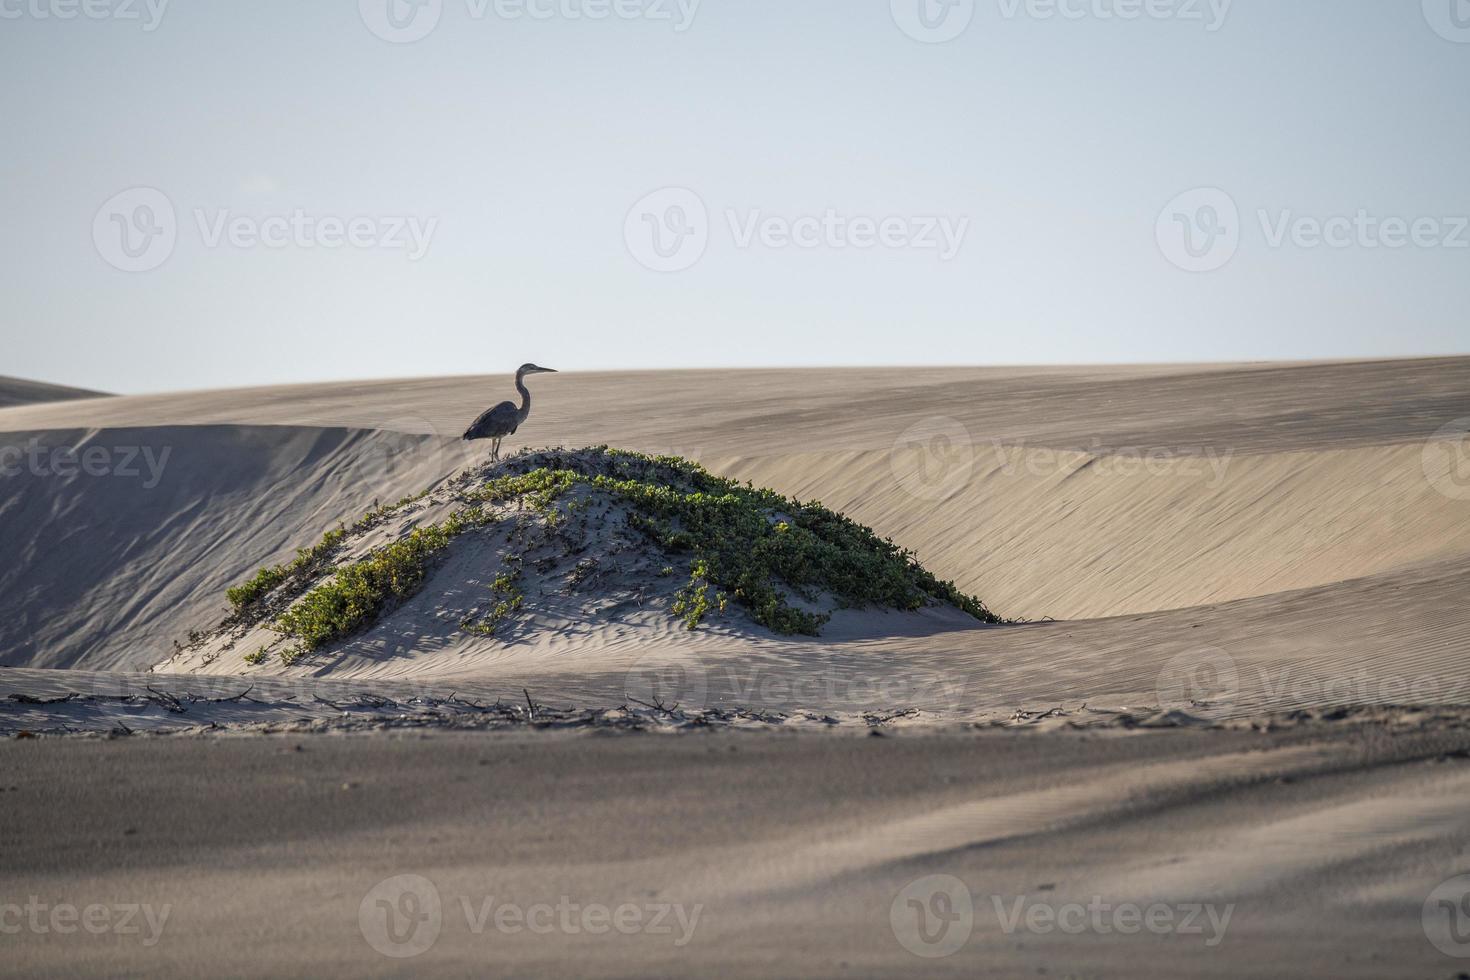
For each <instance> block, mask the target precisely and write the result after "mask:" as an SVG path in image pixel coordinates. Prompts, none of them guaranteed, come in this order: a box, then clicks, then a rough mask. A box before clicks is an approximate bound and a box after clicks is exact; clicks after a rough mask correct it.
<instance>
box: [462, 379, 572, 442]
mask: <svg viewBox="0 0 1470 980" xmlns="http://www.w3.org/2000/svg"><path fill="white" fill-rule="evenodd" d="M542 373H546V374H555V373H556V371H555V370H553V369H552V368H544V367H537V366H536V365H534V364H522V365H521V367H520V370H518V371H516V391H519V392H520V393H521V403H520V404H519V405H517V404H516V403H515V402H501V403H500V404H499V405H496V406H495V407H494V408H491V409H488V410H486V411H485V412H484V413H483V414H481V415H480V417H479V418H477V419H475V421H474V423H473V424H471V425H470V427H469V428H468V429H466V430H465V434H464V438H465V440H466V441H474V440H477V439H490V440H492V442H491V444H490V458H491V459H499V458H500V440H501V439H504V438H505V437H506V436H509V435H514V434H515V431H516V430H517V429H519V428H520V427H521V424H522V423H523V422H525V421H526V419H527V418H528V417H529V416H530V414H531V392H530V391H529V390H528V389H527V388H526V381H525V378H526V375H528V374H542Z"/></svg>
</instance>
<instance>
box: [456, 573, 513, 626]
mask: <svg viewBox="0 0 1470 980" xmlns="http://www.w3.org/2000/svg"><path fill="white" fill-rule="evenodd" d="M506 563H507V564H509V565H511V566H513V567H512V568H511V570H509V571H504V572H501V573H500V574H499V575H497V576H495V581H494V582H491V583H490V594H491V595H493V596H494V597H495V599H496V603H495V607H494V608H493V609H491V610H490V614H489V615H488V616H486V617H485V618H484V619H481V620H479V621H478V622H477V621H476V620H474V619H473V618H470V619H466V620H465V621H464V622H462V623H460V624H459V627H460V629H462V630H464V631H465V632H466V633H477V634H479V635H480V636H493V635H494V634H495V630H496V629H497V628H498V627H499V626H500V624H501V623H503V622H505V621H506V620H507V619H509V618H510V617H511V616H513V615H515V614H516V613H517V612H519V611H520V609H521V605H522V604H523V603H524V601H525V598H526V597H525V594H524V593H522V592H521V587H520V581H521V557H520V556H519V555H510V556H508V557H507V558H506Z"/></svg>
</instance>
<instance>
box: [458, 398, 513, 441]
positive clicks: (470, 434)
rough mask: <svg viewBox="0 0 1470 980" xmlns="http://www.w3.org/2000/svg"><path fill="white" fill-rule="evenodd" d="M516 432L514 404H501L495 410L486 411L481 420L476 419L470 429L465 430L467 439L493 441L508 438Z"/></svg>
mask: <svg viewBox="0 0 1470 980" xmlns="http://www.w3.org/2000/svg"><path fill="white" fill-rule="evenodd" d="M515 430H516V407H515V403H514V402H501V403H500V404H499V405H496V406H495V407H494V408H490V409H486V410H485V411H484V412H483V413H482V414H481V415H480V417H479V418H477V419H475V421H474V424H472V425H471V426H470V427H469V428H468V429H466V430H465V434H464V438H466V439H493V438H495V437H496V436H507V435H510V434H511V433H512V432H514V431H515Z"/></svg>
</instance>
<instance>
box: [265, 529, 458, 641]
mask: <svg viewBox="0 0 1470 980" xmlns="http://www.w3.org/2000/svg"><path fill="white" fill-rule="evenodd" d="M486 519H487V518H486V515H485V513H484V512H483V511H482V510H481V509H480V508H478V507H472V508H468V509H466V510H462V511H460V512H458V513H457V514H454V515H453V516H452V517H450V518H449V519H448V520H446V521H444V522H442V523H440V524H430V525H428V526H427V527H420V528H415V529H414V530H413V532H412V533H410V534H409V535H408V536H407V537H405V538H404V539H403V540H401V541H395V542H393V543H392V544H388V545H384V546H383V547H381V548H378V549H376V550H375V551H373V552H372V553H371V554H369V555H368V556H367V557H366V558H364V559H362V560H361V561H356V562H353V563H352V564H350V565H345V566H343V567H342V568H339V569H337V573H336V574H335V575H334V576H333V577H332V578H331V580H329V581H327V582H325V583H324V584H322V585H319V586H317V587H316V588H314V589H312V590H311V591H310V592H308V593H306V595H304V596H302V597H301V599H300V600H299V601H297V602H296V603H295V604H294V605H293V606H291V608H290V609H287V610H286V611H285V612H284V613H282V614H281V615H280V616H279V617H277V618H276V621H275V624H274V628H275V629H276V630H278V631H279V632H281V633H284V634H285V635H286V636H290V637H294V638H295V639H296V640H297V641H298V642H297V645H296V646H295V647H293V648H291V650H289V651H286V652H283V653H282V655H281V657H282V661H283V662H286V663H288V665H289V663H290V662H294V660H295V658H296V657H299V656H300V655H301V654H303V653H310V652H312V651H314V650H319V649H321V648H322V647H324V646H326V645H327V644H328V643H331V642H332V641H334V640H338V639H341V638H342V637H345V636H349V635H351V634H352V633H355V632H357V631H358V630H360V629H362V628H364V627H366V626H369V625H371V624H372V623H373V622H374V621H376V620H377V618H378V616H379V614H381V613H382V612H383V610H384V609H385V608H386V607H388V606H389V605H390V604H393V603H396V602H402V601H403V600H405V599H407V598H409V597H410V596H412V595H413V594H414V593H415V592H417V591H418V590H419V586H421V585H423V583H424V579H425V578H426V577H427V573H428V567H429V561H430V559H431V558H433V557H434V555H436V554H438V553H439V552H441V551H443V550H444V549H445V548H447V547H449V542H451V541H453V540H454V539H455V538H456V537H458V536H459V535H460V534H462V533H464V532H465V531H466V530H468V529H469V528H471V527H479V526H480V525H482V524H483V523H484V522H485V520H486ZM288 653H289V654H290V655H291V658H292V659H291V660H290V661H287V659H286V658H287V654H288Z"/></svg>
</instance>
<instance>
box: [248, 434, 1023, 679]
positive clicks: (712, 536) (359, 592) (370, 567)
mask: <svg viewBox="0 0 1470 980" xmlns="http://www.w3.org/2000/svg"><path fill="white" fill-rule="evenodd" d="M507 470H508V471H509V472H507ZM574 488H578V489H580V490H581V491H582V493H579V494H578V496H577V497H576V498H574V499H572V500H570V501H567V503H566V505H565V506H566V510H565V511H563V510H562V509H561V507H560V506H559V504H560V501H561V500H562V499H563V498H564V497H565V496H566V495H567V494H568V492H569V491H571V490H573V489H574ZM420 496H421V495H420ZM455 496H456V499H458V500H459V501H461V502H462V503H463V504H464V505H465V506H464V507H463V508H462V509H460V510H459V511H457V512H455V513H453V514H452V515H451V516H450V517H448V518H447V519H445V520H444V521H442V522H440V523H438V524H431V525H425V526H421V527H418V528H415V529H414V530H413V531H411V532H409V533H408V534H407V535H406V536H404V537H402V538H401V539H399V540H397V541H393V542H391V543H389V544H386V545H383V546H381V547H378V548H375V549H374V550H372V551H371V552H369V553H368V554H367V555H365V556H364V557H362V558H360V559H358V560H355V561H352V562H349V563H347V564H345V565H341V566H339V567H337V568H335V569H334V570H332V571H331V574H330V577H328V578H326V580H325V581H318V584H316V585H314V586H312V585H311V582H312V580H313V579H317V580H319V579H320V576H321V573H323V572H325V571H327V569H328V568H329V566H330V562H331V560H332V559H333V558H334V557H335V556H336V555H337V554H339V553H340V552H341V550H342V549H343V548H345V547H346V546H347V542H348V541H349V540H350V537H351V534H352V533H356V532H361V531H364V530H366V529H368V528H371V527H372V526H375V525H376V524H377V523H378V522H379V521H380V520H381V519H382V518H383V517H384V515H385V514H387V513H391V512H392V511H393V510H395V509H397V508H399V507H401V506H403V505H404V504H405V503H408V502H410V501H412V500H414V499H417V498H405V500H403V501H400V502H399V503H398V504H395V505H393V506H392V507H391V508H379V509H375V510H374V511H372V512H370V513H369V514H368V515H366V516H365V517H364V518H362V519H360V520H359V521H357V522H356V523H355V524H354V525H353V527H352V528H351V529H348V528H345V527H341V528H338V529H336V530H333V531H329V532H328V533H327V534H326V535H324V536H323V538H322V540H321V541H320V542H318V543H317V544H316V545H314V546H313V547H312V548H307V549H302V550H301V551H300V552H299V553H298V555H297V557H296V559H294V560H293V561H291V562H290V563H287V564H284V565H274V566H270V567H268V568H263V569H261V570H260V571H259V572H257V573H256V575H255V576H254V577H253V578H252V579H250V580H249V581H248V582H245V583H244V584H242V585H240V586H237V587H235V588H233V589H230V590H229V592H228V597H229V600H230V603H231V605H232V606H233V607H234V609H235V616H236V619H237V620H238V619H241V618H248V617H249V616H250V615H251V614H255V615H256V616H257V617H266V616H270V615H271V612H267V611H266V610H265V609H264V608H262V600H263V599H264V598H265V597H267V596H270V595H272V593H273V592H274V590H276V589H278V588H279V587H280V586H281V585H282V584H283V583H287V582H292V583H293V584H294V585H295V586H296V587H297V588H299V592H298V593H296V594H291V592H290V590H287V592H286V594H285V595H284V599H285V600H288V601H289V605H287V607H286V608H285V609H284V611H281V612H279V614H277V615H275V617H274V619H273V620H271V621H270V622H269V625H270V627H271V628H272V629H274V630H276V631H277V632H279V633H281V634H282V635H284V636H286V637H290V638H291V639H293V640H294V641H295V643H294V644H292V645H291V646H289V647H287V648H286V649H285V650H283V651H282V652H281V653H280V657H281V660H282V662H283V663H284V664H286V665H288V666H289V665H290V664H292V663H294V662H296V660H298V659H299V658H300V657H302V656H305V655H306V654H309V653H312V652H315V651H318V650H321V649H322V648H324V647H326V646H329V645H330V644H332V643H334V642H336V641H338V640H341V639H344V638H346V637H348V636H351V635H353V634H355V633H358V632H360V631H362V630H364V629H366V628H368V627H370V626H371V625H372V624H373V623H375V622H376V621H377V620H378V619H379V618H380V617H381V616H382V615H383V614H384V613H385V612H387V611H389V610H391V609H392V608H395V607H396V606H398V605H400V604H402V603H403V602H404V601H406V600H407V599H409V598H411V597H412V596H413V595H414V594H415V593H417V592H418V591H419V590H420V589H421V588H422V587H423V584H424V582H425V581H426V580H427V578H428V576H429V574H430V571H431V566H432V564H433V562H434V560H435V559H436V557H438V556H439V555H440V554H441V553H442V552H444V551H445V549H447V548H448V547H449V546H450V544H451V543H452V542H453V541H454V540H455V539H456V538H457V537H459V536H460V535H461V534H463V533H465V532H467V531H470V530H474V529H477V528H481V527H484V526H486V525H487V524H490V523H493V522H495V521H497V520H499V519H500V516H498V515H503V513H504V510H505V506H506V505H511V504H514V505H516V507H517V509H518V510H525V509H529V510H531V511H532V512H534V513H536V514H538V515H540V517H541V519H542V520H543V521H544V522H545V526H546V527H547V528H560V527H562V526H563V523H564V522H565V520H567V519H568V516H569V515H577V516H578V517H579V518H583V519H587V515H588V513H589V511H590V509H591V507H590V504H589V500H588V498H591V497H602V498H603V499H604V500H606V501H609V502H617V503H621V504H622V505H623V507H622V508H620V512H621V513H623V514H625V515H626V519H627V522H628V524H629V525H630V526H631V527H633V528H634V529H636V530H637V531H639V532H641V533H642V535H643V536H644V537H645V539H646V540H647V541H648V542H649V543H650V544H651V545H652V546H653V547H654V548H655V549H656V550H657V552H658V553H659V554H661V555H663V556H664V557H665V559H672V558H673V557H674V556H676V555H677V556H680V557H681V558H682V559H683V560H684V561H686V562H687V567H688V568H689V569H690V576H689V580H688V581H687V583H685V584H684V585H683V586H682V587H681V588H679V589H678V591H677V592H676V593H675V595H674V601H673V605H672V608H671V611H672V612H673V614H674V615H676V616H678V617H679V618H680V619H681V620H682V621H683V622H684V624H685V626H687V627H688V628H689V629H691V630H692V629H697V628H698V627H699V626H700V624H701V623H703V622H705V621H706V620H707V619H708V618H709V617H711V616H713V615H716V614H722V613H725V612H727V611H728V610H729V608H730V606H731V605H732V604H734V605H738V606H740V607H742V608H743V609H745V610H746V611H747V613H748V614H749V615H750V617H751V618H752V619H754V620H755V621H756V622H757V623H760V624H762V625H764V626H766V627H768V628H769V629H771V630H773V631H774V632H776V633H782V634H802V635H811V636H815V635H818V634H819V633H820V632H821V629H822V626H823V625H824V624H825V623H826V622H827V620H828V619H829V618H830V615H829V614H828V613H824V612H814V611H812V610H811V609H810V608H804V607H813V606H821V605H827V606H829V607H830V606H835V607H837V608H880V609H895V610H908V611H912V610H917V609H921V608H923V607H925V606H929V605H934V604H939V603H948V604H951V605H954V606H956V607H957V608H959V609H961V610H963V611H965V612H967V613H969V614H970V615H971V616H973V617H975V618H976V619H978V620H980V621H981V622H986V623H998V622H1001V620H1000V618H999V617H997V616H995V615H994V614H993V613H991V612H990V611H989V610H988V609H986V608H985V606H984V605H983V604H982V603H981V602H980V601H979V600H978V599H976V598H974V597H973V596H969V595H966V594H964V593H963V592H961V591H959V590H958V589H957V588H956V587H955V586H954V584H953V583H951V582H946V581H942V580H940V579H938V578H936V577H935V576H934V575H933V574H931V573H930V572H928V571H927V570H926V569H924V568H923V567H922V566H921V565H920V564H919V563H918V561H917V560H916V558H915V557H914V555H913V554H912V553H911V552H909V551H906V550H904V549H902V548H899V547H898V546H897V545H895V544H894V543H893V542H892V541H890V540H887V539H884V538H880V537H878V536H877V535H876V534H874V533H873V531H872V530H871V529H870V528H867V527H864V526H863V525H861V524H858V523H856V522H854V521H851V520H848V519H847V518H845V517H843V516H841V515H840V514H837V513H834V512H833V511H831V510H828V509H827V508H825V507H823V506H822V505H821V504H818V503H803V502H800V501H797V500H793V499H790V498H788V497H784V496H781V495H780V494H777V493H775V492H774V491H771V490H763V489H759V488H756V487H753V486H751V485H750V484H748V483H747V484H743V485H742V484H740V483H737V482H735V481H733V480H726V479H723V478H720V477H716V476H713V475H712V474H710V473H709V472H708V471H706V470H705V469H703V468H702V467H700V466H699V465H697V464H695V463H692V462H689V461H688V460H684V459H679V458H677V457H668V456H660V457H656V456H645V455H642V454H640V453H631V452H626V451H622V450H614V449H609V448H607V447H605V446H604V447H598V448H596V449H586V450H580V451H576V452H571V451H544V452H540V453H527V454H522V455H521V456H518V457H514V458H512V459H511V460H509V461H507V462H506V463H504V464H501V467H500V475H497V476H494V477H492V478H489V479H485V480H483V481H482V482H479V483H478V484H476V485H468V486H461V487H460V488H459V489H458V491H457V492H456V495H455ZM497 508H498V509H497ZM661 566H662V569H663V571H662V572H660V573H659V574H660V576H664V575H667V574H670V573H671V572H672V570H673V565H672V564H662V563H661ZM519 577H520V566H519V564H518V561H517V562H516V563H515V567H514V568H512V569H510V570H508V571H506V572H504V573H502V574H501V575H500V576H499V577H498V578H497V579H496V581H495V584H494V586H493V587H492V589H491V592H492V596H493V597H494V598H495V600H496V604H495V606H494V608H493V609H492V610H491V611H490V612H489V613H488V614H487V615H486V616H485V617H483V618H482V619H480V620H477V621H471V620H467V621H466V622H465V623H462V624H461V627H462V628H463V629H465V630H466V631H467V632H474V633H482V634H486V635H489V634H493V633H494V632H495V631H496V628H497V627H498V626H500V625H501V624H502V623H503V622H504V621H505V620H507V619H508V618H509V617H510V616H511V615H513V614H514V613H516V612H518V611H519V610H520V608H521V606H522V602H523V598H524V597H523V595H522V593H521V590H520V587H519ZM282 598H283V597H282V596H281V595H280V594H277V595H276V597H275V598H274V599H272V604H273V605H274V608H276V609H279V604H280V602H281V601H282Z"/></svg>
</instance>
